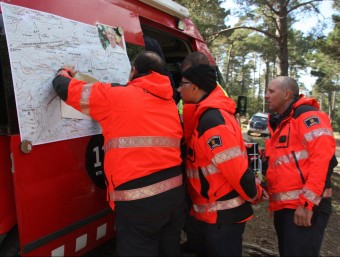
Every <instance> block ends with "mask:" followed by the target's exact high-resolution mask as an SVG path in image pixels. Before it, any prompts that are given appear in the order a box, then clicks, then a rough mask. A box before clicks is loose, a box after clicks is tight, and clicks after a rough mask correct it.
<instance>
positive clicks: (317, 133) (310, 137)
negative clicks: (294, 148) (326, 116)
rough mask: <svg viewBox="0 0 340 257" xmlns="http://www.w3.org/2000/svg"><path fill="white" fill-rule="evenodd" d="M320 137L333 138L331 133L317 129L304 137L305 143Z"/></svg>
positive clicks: (327, 130) (325, 129)
mask: <svg viewBox="0 0 340 257" xmlns="http://www.w3.org/2000/svg"><path fill="white" fill-rule="evenodd" d="M320 136H333V131H332V130H331V129H327V128H319V129H315V130H313V131H311V132H308V133H306V134H305V135H304V137H305V139H306V141H307V142H310V141H312V140H313V139H315V138H318V137H320Z"/></svg>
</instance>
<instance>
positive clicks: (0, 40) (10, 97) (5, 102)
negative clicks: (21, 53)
mask: <svg viewBox="0 0 340 257" xmlns="http://www.w3.org/2000/svg"><path fill="white" fill-rule="evenodd" d="M0 74H1V78H0V135H7V134H15V133H19V125H18V119H17V114H16V105H15V98H14V89H13V82H12V75H11V66H10V62H9V56H8V50H7V43H6V37H5V32H4V26H3V20H2V15H1V14H0Z"/></svg>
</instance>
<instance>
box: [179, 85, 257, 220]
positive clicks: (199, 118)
mask: <svg viewBox="0 0 340 257" xmlns="http://www.w3.org/2000/svg"><path fill="white" fill-rule="evenodd" d="M234 113H235V103H234V101H233V100H232V99H230V98H228V97H226V96H225V94H224V92H223V91H222V90H221V88H220V87H216V88H215V89H214V91H213V92H211V93H210V94H209V95H208V97H206V98H205V99H203V100H201V101H200V102H199V103H197V104H184V108H183V124H184V138H185V142H186V146H187V154H186V175H187V182H188V192H189V195H190V197H191V200H192V203H193V205H192V207H191V209H190V215H192V216H194V217H195V218H196V219H198V220H201V221H204V222H206V223H211V224H214V223H220V222H229V223H231V222H242V221H245V220H247V219H250V218H251V217H252V214H253V211H252V208H251V206H250V203H249V202H248V201H253V200H255V199H253V198H254V197H256V196H259V195H260V194H261V192H259V194H258V190H257V186H256V183H255V176H254V173H253V171H252V170H250V169H248V160H247V155H246V148H245V145H244V142H243V138H242V133H241V129H240V127H239V125H238V123H237V121H236V119H235V118H234ZM259 191H260V190H259Z"/></svg>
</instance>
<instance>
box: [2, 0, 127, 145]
mask: <svg viewBox="0 0 340 257" xmlns="http://www.w3.org/2000/svg"><path fill="white" fill-rule="evenodd" d="M1 9H2V16H3V21H4V27H5V33H6V39H7V45H8V51H9V57H10V63H11V71H12V77H13V84H14V92H15V97H16V105H17V112H18V121H19V128H20V135H21V141H23V140H25V139H26V140H29V141H31V142H32V144H33V145H38V144H44V143H49V142H55V141H60V140H66V139H71V138H77V137H83V136H88V135H94V134H99V133H101V128H100V126H99V124H98V123H96V122H95V121H93V120H90V119H70V118H62V115H61V108H60V105H61V100H60V98H59V97H58V96H57V95H56V93H55V92H54V90H53V87H52V80H53V78H54V76H55V74H56V71H57V70H58V69H59V68H60V67H61V66H62V65H65V64H68V65H75V69H76V70H78V71H80V72H82V73H85V74H89V75H91V76H93V77H95V78H96V79H97V80H99V81H103V82H116V83H122V84H124V83H126V82H127V80H128V75H129V71H130V62H129V59H128V57H127V54H126V51H125V50H124V49H123V48H119V49H118V50H117V51H116V50H114V49H112V48H111V49H110V47H108V48H107V49H104V48H103V46H102V44H101V43H100V39H99V35H98V29H97V27H96V26H92V25H88V24H84V23H81V22H76V21H73V20H69V19H66V18H63V17H60V16H56V15H53V14H49V13H44V12H40V11H36V10H32V9H28V8H23V7H19V6H14V5H9V4H4V3H1ZM122 40H124V38H123V37H122ZM124 46H125V42H124ZM117 47H118V46H117Z"/></svg>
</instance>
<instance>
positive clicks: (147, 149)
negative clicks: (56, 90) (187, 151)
mask: <svg viewBox="0 0 340 257" xmlns="http://www.w3.org/2000/svg"><path fill="white" fill-rule="evenodd" d="M59 77H61V76H59ZM65 82H66V81H65V80H64V81H62V78H60V79H59V82H58V77H57V78H56V79H55V81H54V83H55V84H58V83H61V84H62V86H63V87H66V88H67V96H66V98H67V99H65V100H66V103H67V104H69V105H71V106H73V107H74V108H75V109H77V110H79V111H81V112H83V113H85V114H87V115H90V116H91V117H92V118H93V119H94V120H96V121H98V122H99V123H100V125H101V128H102V133H103V135H104V139H105V142H104V149H105V164H104V169H105V174H106V177H107V178H108V181H109V187H108V190H109V192H112V191H113V190H114V189H115V188H116V187H118V186H120V185H122V184H124V183H126V182H129V181H132V180H135V179H139V178H143V177H145V176H148V175H150V174H153V173H157V172H158V171H161V170H165V169H168V168H170V167H175V166H179V165H180V164H181V158H180V140H181V138H182V134H183V133H182V127H181V123H180V119H179V116H178V112H177V107H176V104H175V102H174V100H173V98H172V95H173V90H172V87H171V84H170V81H169V78H168V77H167V76H163V75H161V74H159V73H156V72H151V73H150V74H147V75H144V76H141V77H138V78H135V79H133V80H131V81H130V82H129V83H128V84H127V85H126V86H114V87H113V86H112V85H111V84H109V83H101V82H96V83H92V84H87V83H86V82H84V81H81V80H77V79H74V78H72V79H69V81H68V83H65ZM60 91H61V92H62V91H64V92H65V90H63V89H61V90H60Z"/></svg>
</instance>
